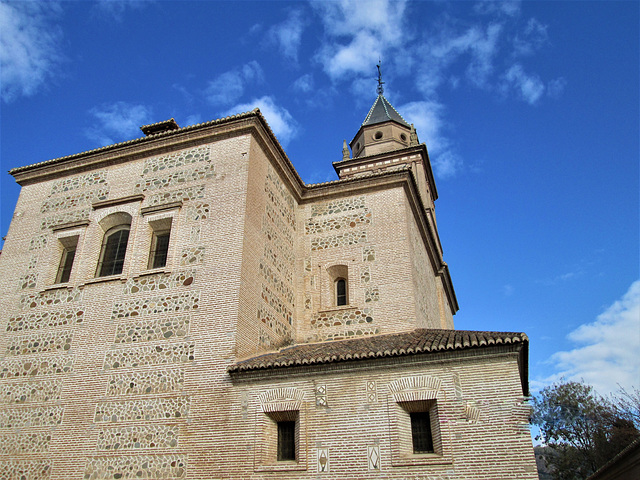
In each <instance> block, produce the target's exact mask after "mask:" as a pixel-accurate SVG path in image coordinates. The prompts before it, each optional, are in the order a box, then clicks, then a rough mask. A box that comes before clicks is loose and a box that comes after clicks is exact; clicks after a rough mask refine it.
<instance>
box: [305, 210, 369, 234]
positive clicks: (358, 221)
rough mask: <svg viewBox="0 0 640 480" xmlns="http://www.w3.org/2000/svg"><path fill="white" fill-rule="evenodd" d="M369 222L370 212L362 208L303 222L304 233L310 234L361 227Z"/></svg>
mask: <svg viewBox="0 0 640 480" xmlns="http://www.w3.org/2000/svg"><path fill="white" fill-rule="evenodd" d="M370 223H371V212H370V211H369V210H368V209H364V210H363V211H362V212H358V213H352V214H351V215H345V216H343V217H326V218H317V219H314V218H311V219H309V220H307V221H306V222H305V225H304V233H305V234H306V235H311V234H316V233H323V232H330V231H332V230H344V229H346V228H355V227H361V226H363V225H368V224H370Z"/></svg>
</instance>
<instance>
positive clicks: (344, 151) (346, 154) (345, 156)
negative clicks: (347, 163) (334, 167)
mask: <svg viewBox="0 0 640 480" xmlns="http://www.w3.org/2000/svg"><path fill="white" fill-rule="evenodd" d="M349 158H351V156H350V155H349V147H348V146H347V141H346V140H343V141H342V160H349Z"/></svg>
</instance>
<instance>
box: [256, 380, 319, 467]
mask: <svg viewBox="0 0 640 480" xmlns="http://www.w3.org/2000/svg"><path fill="white" fill-rule="evenodd" d="M302 399H303V394H302V392H301V391H300V390H298V389H295V388H282V389H277V390H271V391H267V392H264V393H263V394H261V395H260V401H261V402H260V403H261V406H260V411H259V412H257V418H256V421H257V425H256V426H257V433H258V441H257V442H256V467H255V469H256V471H288V470H306V469H307V434H306V427H305V413H304V412H305V410H304V405H305V402H304V401H303V400H302Z"/></svg>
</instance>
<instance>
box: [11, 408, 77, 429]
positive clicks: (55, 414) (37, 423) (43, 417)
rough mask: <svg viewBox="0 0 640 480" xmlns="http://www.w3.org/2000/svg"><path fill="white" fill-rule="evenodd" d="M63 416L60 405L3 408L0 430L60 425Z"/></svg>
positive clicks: (62, 409)
mask: <svg viewBox="0 0 640 480" xmlns="http://www.w3.org/2000/svg"><path fill="white" fill-rule="evenodd" d="M63 414H64V407H61V406H60V405H51V406H37V407H13V408H5V409H3V410H0V428H24V427H48V426H54V425H60V424H61V423H62V415H63Z"/></svg>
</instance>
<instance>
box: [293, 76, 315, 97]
mask: <svg viewBox="0 0 640 480" xmlns="http://www.w3.org/2000/svg"><path fill="white" fill-rule="evenodd" d="M292 87H293V89H294V90H296V91H298V92H301V93H309V92H310V91H311V90H313V75H311V74H310V73H306V74H304V75H302V76H301V77H299V78H298V79H296V81H295V82H293V85H292Z"/></svg>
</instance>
